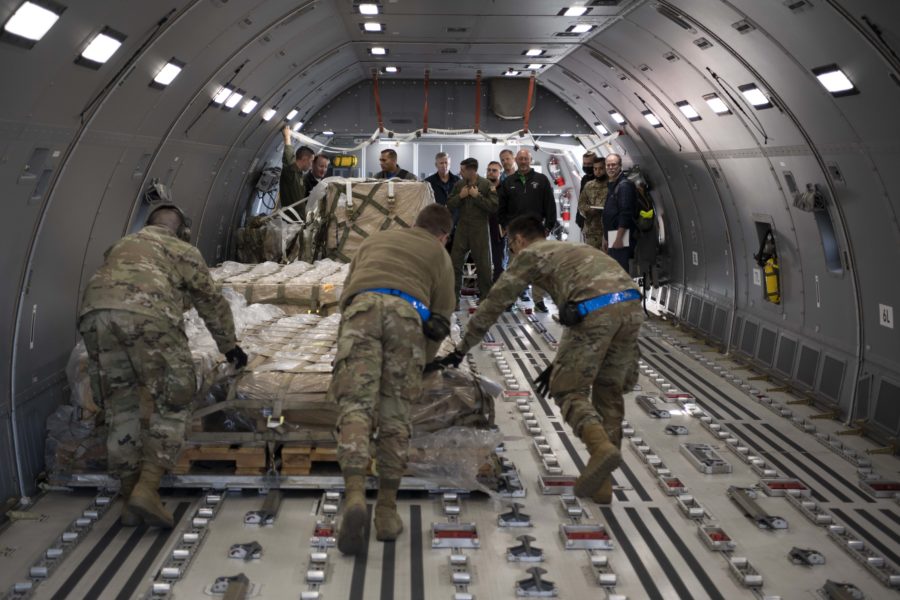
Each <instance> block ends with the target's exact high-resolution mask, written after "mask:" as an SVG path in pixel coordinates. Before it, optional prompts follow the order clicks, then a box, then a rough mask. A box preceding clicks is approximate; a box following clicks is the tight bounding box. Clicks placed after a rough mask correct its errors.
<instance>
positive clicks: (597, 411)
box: [457, 240, 643, 443]
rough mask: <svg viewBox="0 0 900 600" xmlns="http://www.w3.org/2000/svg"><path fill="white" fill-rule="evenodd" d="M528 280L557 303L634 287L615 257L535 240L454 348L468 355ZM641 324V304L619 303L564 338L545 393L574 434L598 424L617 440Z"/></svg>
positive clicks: (569, 330) (592, 316)
mask: <svg viewBox="0 0 900 600" xmlns="http://www.w3.org/2000/svg"><path fill="white" fill-rule="evenodd" d="M531 282H534V284H535V285H540V287H542V288H544V289H545V290H547V292H548V293H549V294H550V296H551V298H553V301H554V302H555V303H556V304H557V305H558V306H562V305H563V304H565V303H566V302H569V301H578V302H580V301H583V300H588V299H590V298H595V297H597V296H601V295H603V294H608V293H612V292H619V291H623V290H627V289H637V288H636V287H635V285H634V283H633V282H632V280H631V278H629V277H628V275H627V274H626V273H625V272H624V271H623V270H622V269H621V268H620V267H619V265H618V264H617V263H616V262H615V261H614V260H613V259H611V258H609V257H608V256H607V255H605V254H603V253H602V252H599V251H598V250H596V249H594V248H591V247H590V246H585V245H581V244H569V243H567V242H558V241H555V240H541V241H537V242H533V243H532V244H530V245H529V246H528V247H527V248H525V249H524V250H522V251H521V252H519V254H518V255H517V256H516V257H515V258H514V259H513V261H512V263H510V265H509V268H508V269H507V270H506V272H505V273H504V274H503V275H502V276H501V277H500V279H499V280H498V281H497V283H495V284H494V287H493V288H492V289H491V293H490V295H489V296H488V297H487V299H486V300H483V301H482V302H481V305H480V306H479V307H478V310H477V311H476V313H475V315H474V316H473V317H472V318H471V319H470V320H469V323H468V324H467V325H466V331H465V335H464V336H463V340H462V343H461V344H460V345H459V346H458V347H457V350H458V351H459V352H462V353H466V352H468V351H469V349H471V348H472V347H473V346H475V345H476V344H478V343H479V342H480V341H481V339H482V337H483V336H484V334H485V333H486V332H487V330H488V329H490V327H491V325H493V323H494V322H495V321H496V320H497V318H498V317H499V316H500V314H501V313H502V312H503V311H504V310H505V309H506V307H507V306H509V305H510V304H511V303H512V302H513V301H515V299H516V298H517V297H518V296H519V294H521V293H522V290H524V289H525V288H526V287H527V286H528V284H529V283H531ZM642 321H643V313H642V312H641V306H640V303H638V302H633V301H631V302H621V303H618V304H613V305H610V306H607V307H605V308H602V309H600V310H597V311H594V312H592V313H590V314H589V315H588V316H587V317H586V318H585V319H584V321H582V322H581V323H579V324H578V325H575V326H573V327H567V328H566V330H565V332H564V333H563V337H562V340H561V341H560V344H559V350H558V351H557V353H556V358H555V359H554V361H553V371H552V376H551V378H550V393H551V394H552V395H553V398H554V400H555V401H556V404H557V405H558V406H559V407H560V412H561V413H562V416H563V418H564V419H565V421H566V423H568V424H569V425H570V426H571V427H572V430H573V431H574V432H575V435H578V436H580V435H581V429H582V428H583V427H584V426H585V425H586V424H587V423H589V422H591V421H600V422H602V423H603V425H604V428H605V429H606V430H607V434H608V435H609V436H610V439H611V440H612V441H613V443H618V442H619V441H620V440H621V421H622V416H623V414H624V399H623V394H624V391H625V389H626V388H627V386H626V383H627V382H628V381H633V375H634V372H635V369H636V367H637V360H638V347H637V338H638V332H639V330H640V326H641V322H642ZM592 385H593V392H592V393H591V399H592V401H589V400H588V393H589V391H590V388H591V386H592Z"/></svg>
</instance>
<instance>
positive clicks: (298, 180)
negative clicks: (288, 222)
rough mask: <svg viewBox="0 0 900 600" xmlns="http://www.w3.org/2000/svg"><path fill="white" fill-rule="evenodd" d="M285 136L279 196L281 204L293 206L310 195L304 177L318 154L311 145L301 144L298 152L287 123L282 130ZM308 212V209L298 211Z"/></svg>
mask: <svg viewBox="0 0 900 600" xmlns="http://www.w3.org/2000/svg"><path fill="white" fill-rule="evenodd" d="M281 135H282V136H283V137H284V151H283V153H282V156H281V179H280V180H279V185H278V196H279V202H280V203H281V206H291V205H293V204H296V203H297V202H300V201H301V200H303V199H304V198H306V197H307V196H308V195H309V190H308V189H306V184H305V183H304V182H303V178H304V176H305V175H306V172H307V171H309V169H310V167H311V166H312V161H313V157H314V156H315V155H316V153H315V152H313V149H312V148H310V147H309V146H300V148H298V149H297V151H296V152H294V147H293V146H292V145H291V128H290V127H288V126H287V125H285V126H284V129H282V130H281ZM298 212H300V213H301V214H306V211H298Z"/></svg>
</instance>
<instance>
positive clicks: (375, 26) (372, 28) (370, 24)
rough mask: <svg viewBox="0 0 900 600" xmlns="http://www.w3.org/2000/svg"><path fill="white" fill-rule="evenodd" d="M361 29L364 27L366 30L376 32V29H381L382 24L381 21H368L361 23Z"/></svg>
mask: <svg viewBox="0 0 900 600" xmlns="http://www.w3.org/2000/svg"><path fill="white" fill-rule="evenodd" d="M363 29H365V30H366V31H373V32H377V31H381V30H382V25H381V23H373V22H371V21H369V22H366V23H363Z"/></svg>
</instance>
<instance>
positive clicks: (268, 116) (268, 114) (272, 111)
mask: <svg viewBox="0 0 900 600" xmlns="http://www.w3.org/2000/svg"><path fill="white" fill-rule="evenodd" d="M275 112H276V111H275V109H274V108H270V109H268V110H266V111H265V112H264V113H263V114H262V120H263V121H271V120H272V117H274V116H275Z"/></svg>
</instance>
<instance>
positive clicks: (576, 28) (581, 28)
mask: <svg viewBox="0 0 900 600" xmlns="http://www.w3.org/2000/svg"><path fill="white" fill-rule="evenodd" d="M593 28H594V26H593V25H588V24H587V23H579V24H578V25H572V26H571V27H569V28H568V29H566V31H568V32H569V33H587V32H588V31H590V30H591V29H593Z"/></svg>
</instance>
